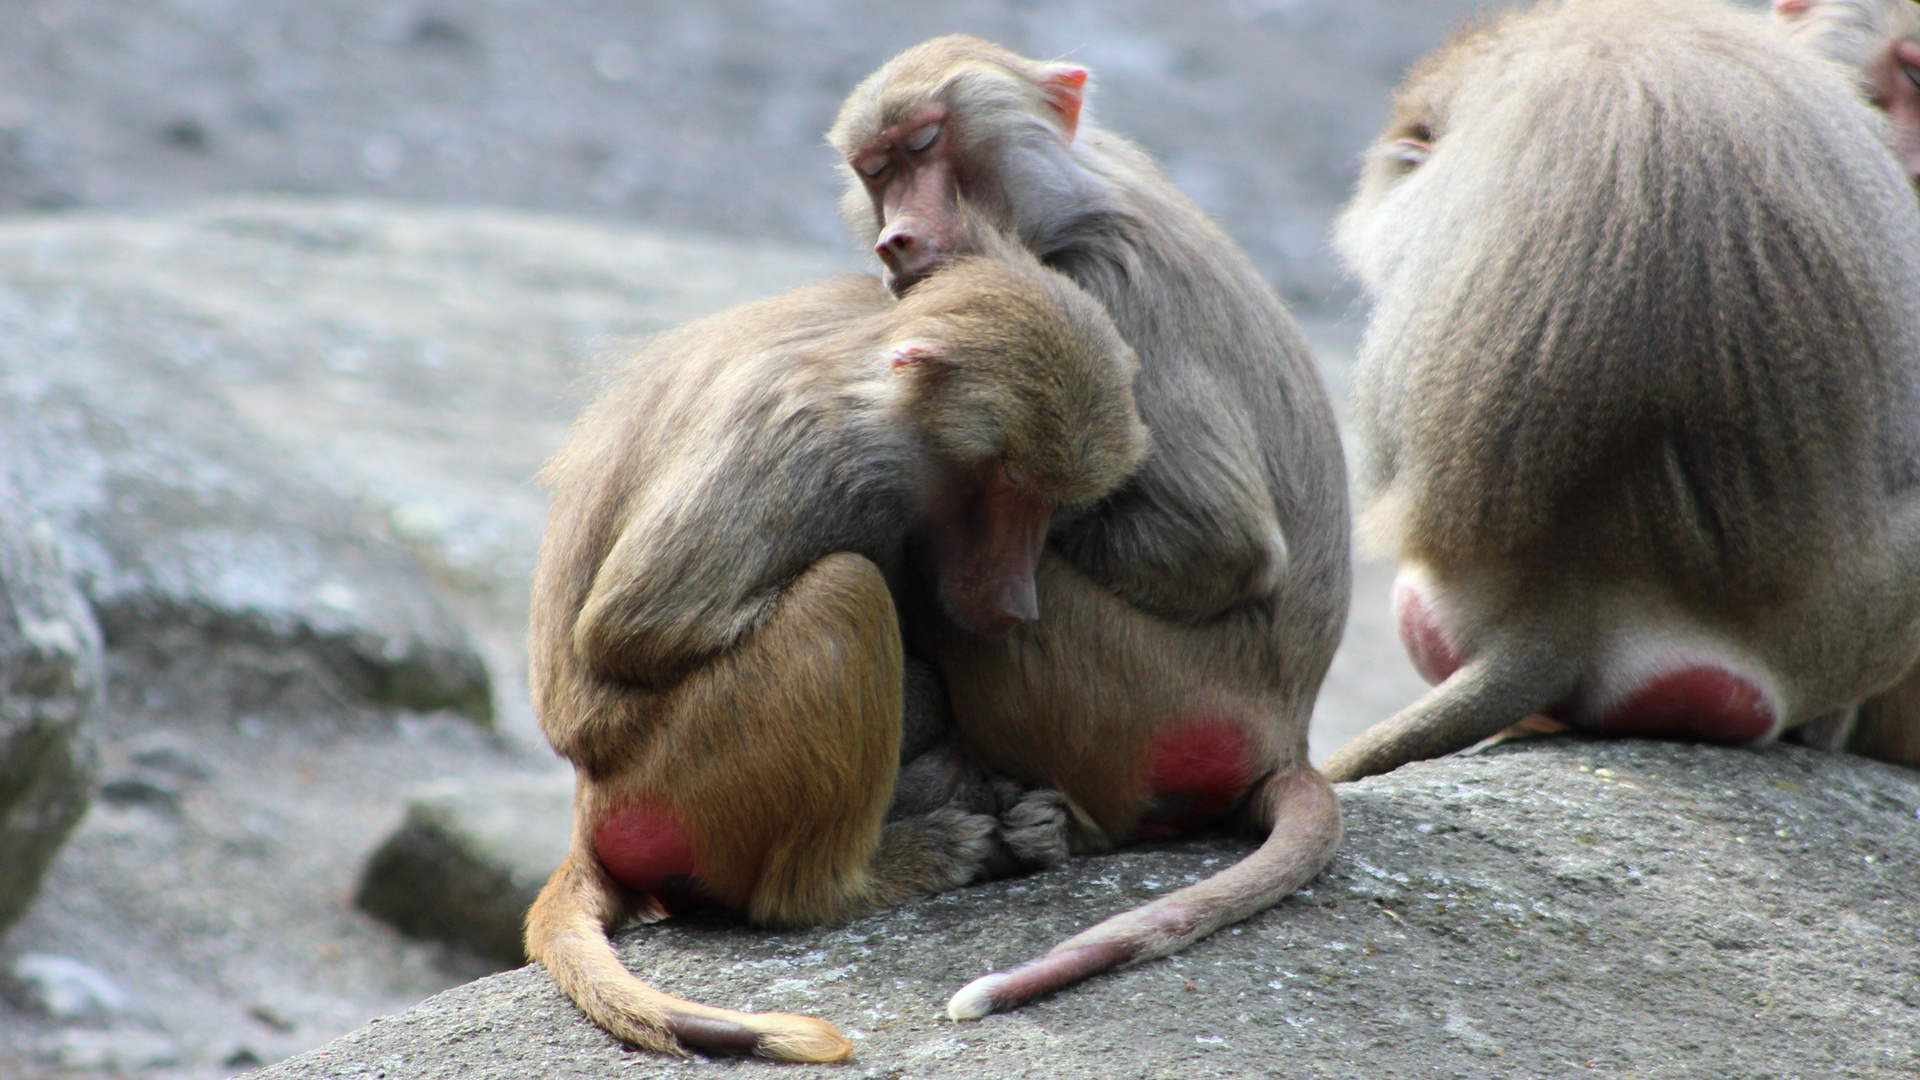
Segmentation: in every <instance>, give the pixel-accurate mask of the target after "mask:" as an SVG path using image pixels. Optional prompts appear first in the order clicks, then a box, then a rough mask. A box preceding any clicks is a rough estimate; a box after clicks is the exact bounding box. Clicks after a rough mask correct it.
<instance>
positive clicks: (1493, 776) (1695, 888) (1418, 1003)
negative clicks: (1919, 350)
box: [261, 738, 1920, 1080]
mask: <svg viewBox="0 0 1920 1080" xmlns="http://www.w3.org/2000/svg"><path fill="white" fill-rule="evenodd" d="M1341 795H1342V805H1343V807H1344V809H1345V811H1346V814H1347V825H1348V840H1347V844H1346V846H1345V848H1344V849H1343V850H1342V851H1341V853H1340V854H1339V855H1338V856H1337V857H1336V858H1335V860H1334V862H1333V864H1332V866H1331V867H1330V868H1329V869H1328V871H1327V872H1326V873H1324V874H1323V875H1322V876H1321V877H1320V878H1318V879H1317V880H1316V881H1315V882H1314V883H1313V884H1312V886H1311V887H1310V888H1309V889H1308V890H1306V891H1304V892H1302V893H1301V894H1299V895H1298V896H1296V897H1294V898H1292V899H1290V900H1288V901H1286V902H1284V903H1282V904H1281V905H1280V906H1279V907H1277V908H1275V909H1273V910H1272V911H1269V912H1267V913H1265V914H1263V915H1260V916H1257V917H1255V918H1254V919H1251V920H1249V921H1248V922H1247V923H1245V924H1244V925H1242V926H1241V927H1239V928H1237V929H1234V930H1229V931H1224V932H1222V933H1220V934H1217V935H1215V936H1214V937H1212V938H1210V939H1208V940H1206V941H1203V942H1201V943H1199V944H1197V945H1196V946H1194V947H1193V948H1191V949H1189V950H1187V951H1186V952H1185V953H1184V954H1181V955H1179V956H1176V957H1174V958H1171V959H1169V960H1165V961H1160V962H1156V963H1151V964H1147V965H1144V966H1142V967H1139V968H1135V969H1132V970H1129V971H1125V972H1120V973H1117V974H1112V975H1108V976H1105V977H1101V978H1098V979H1095V980H1093V981H1091V982H1089V983H1086V984H1083V985H1081V986H1079V987H1076V988H1074V989H1071V990H1069V991H1066V992H1064V993H1061V994H1059V995H1056V996H1055V997H1053V998H1051V999H1048V1000H1045V1001H1042V1002H1038V1003H1036V1004H1034V1005H1031V1006H1029V1007H1027V1008H1025V1009H1023V1010H1020V1011H1017V1012H1014V1013H1010V1014H1005V1015H1001V1016H995V1017H990V1018H988V1019H986V1020H984V1021H981V1022H979V1023H977V1024H970V1025H965V1026H954V1025H952V1024H949V1023H947V1022H945V1021H944V1020H942V1019H940V1010H941V1007H942V1006H943V1004H944V1002H945V999H946V997H947V996H948V995H949V994H950V993H951V992H952V991H953V990H954V989H956V988H957V987H958V986H959V985H961V984H962V983H963V982H964V981H966V980H967V979H968V978H969V977H971V976H973V975H977V974H979V973H981V972H983V971H985V970H988V969H990V968H994V967H999V966H1003V965H1006V964H1010V963H1013V962H1016V961H1019V960H1021V959H1023V958H1025V957H1028V956H1030V955H1032V954H1033V953H1034V952H1035V951H1036V950H1041V949H1044V948H1046V947H1048V946H1049V945H1050V944H1052V943H1053V942H1055V941H1057V940H1059V939H1060V938H1061V937H1063V936H1065V935H1066V934H1068V933H1070V932H1071V931H1073V930H1074V929H1076V928H1078V927H1082V926H1084V925H1086V924H1087V923H1088V922H1090V921H1092V920H1094V919H1097V918H1099V917H1101V916H1102V915H1105V914H1107V913H1110V912H1112V911H1115V910H1117V909H1119V908H1121V907H1123V906H1126V905H1130V904H1134V903H1138V902H1140V901H1141V900H1143V899H1145V898H1148V897H1150V896H1153V895H1156V894H1159V893H1162V892H1165V891H1166V890H1168V889H1171V888H1174V887H1177V886H1179V885H1181V884H1184V883H1186V882H1189V881H1192V880H1195V879H1196V878H1197V877H1198V876H1200V875H1202V874H1206V873H1209V872H1212V871H1213V870H1215V869H1218V868H1219V867H1221V866H1223V865H1226V864H1227V863H1228V862H1230V861H1232V860H1233V859H1235V858H1236V857H1238V856H1239V855H1240V854H1241V853H1242V852H1244V851H1245V850H1246V845H1245V844H1244V843H1242V842H1238V841H1233V840H1225V839H1222V840H1212V841H1198V842H1190V843H1184V844H1179V845H1172V846H1168V847H1165V848H1162V849H1158V850H1134V851H1126V852H1122V853H1119V854H1116V855H1112V856H1107V857H1103V858H1098V859H1086V860H1076V861H1074V862H1073V863H1071V864H1069V865H1067V866H1065V867H1062V868H1059V869H1056V870H1052V871H1049V872H1046V873H1043V874H1038V875H1035V876H1033V877H1030V878H1026V879H1021V880H1014V881H1006V882H998V883H993V884H989V885H984V886H978V887H974V888H970V889H966V890H961V891H959V892H955V893H951V894H948V895H945V896H941V897H936V898H934V899H931V900H928V901H924V902H921V903H918V904H913V905H909V906H907V907H905V908H902V909H899V910H896V911H892V912H887V913H883V914H880V915H877V916H874V917H872V918H867V919H862V920H859V921H857V922H855V923H852V924H850V925H848V926H846V927H843V928H840V929H832V930H820V931H814V932H808V933H789V934H772V933H763V932H754V931H748V930H744V929H740V928H737V927H733V926H729V925H726V924H723V923H718V922H685V923H667V924H663V925H659V926H654V927H643V928H639V929H636V930H633V931H629V932H628V933H626V934H625V935H624V936H623V937H622V938H621V947H622V952H623V955H624V958H625V960H626V962H627V963H628V964H629V965H630V966H632V967H633V968H635V969H636V970H640V971H645V972H649V973H650V974H651V976H652V977H653V978H654V979H655V980H657V981H658V983H659V984H660V985H662V986H664V987H666V988H669V989H671V990H673V991H676V992H681V993H687V994H690V995H693V996H696V997H699V998H702V999H705V1000H708V1001H713V1002H723V1003H727V1004H732V1005H740V1006H747V1007H751V1008H757V1009H780V1010H790V1011H802V1012H810V1013H815V1014H818V1015H822V1016H826V1017H829V1018H832V1019H834V1020H836V1021H838V1022H840V1023H842V1024H843V1025H845V1026H847V1027H849V1028H850V1029H852V1030H853V1032H854V1033H855V1035H856V1038H857V1040H858V1046H859V1049H858V1051H857V1056H856V1058H855V1060H854V1063H853V1064H852V1066H851V1067H850V1068H848V1067H840V1066H833V1067H797V1066H775V1065H771V1064H767V1063H762V1062H754V1061H731V1060H718V1061H705V1060H701V1061H699V1062H698V1063H696V1064H695V1065H694V1066H692V1067H693V1069H694V1070H695V1071H696V1072H700V1073H713V1074H720V1073H733V1072H755V1071H757V1070H773V1069H778V1070H779V1074H780V1075H782V1076H796V1077H798V1076H872V1077H895V1078H914V1080H918V1078H922V1077H928V1078H933V1077H979V1078H983V1080H985V1078H993V1080H1005V1078H1011V1077H1035V1078H1040V1077H1048V1078H1051V1077H1064V1076H1072V1077H1100V1078H1104V1077H1111V1078H1136V1077H1140V1078H1144V1077H1169V1078H1176V1080H1194V1078H1200V1077H1213V1076H1220V1077H1227V1076H1234V1077H1239V1076H1289V1077H1291V1076H1315V1077H1353V1078H1356V1080H1360V1078H1365V1080H1380V1078H1395V1077H1436V1076H1437V1077H1509V1076H1570V1075H1580V1076H1589V1075H1591V1076H1601V1077H1609V1076H1610V1077H1621V1078H1625V1077H1638V1078H1646V1080H1651V1078H1664V1077H1688V1076H1698V1077H1716V1078H1719V1077H1735V1076H1737V1077H1742V1078H1743V1080H1772V1078H1778V1080H1788V1078H1806V1080H1813V1078H1833V1077H1875V1078H1880V1077H1885V1078H1893V1077H1907V1076H1912V1075H1914V1074H1915V1072H1916V1071H1920V941H1916V935H1917V934H1920V930H1917V928H1920V773H1915V772H1913V771H1911V770H1906V769H1901V768H1897V767H1893V766H1887V765H1882V764H1878V763H1874V762H1869V761H1865V760H1863V759H1859V758H1853V757H1848V756H1844V755H1828V754H1821V753H1817V752H1813V751H1809V750H1805V749H1801V748H1797V747H1771V748H1768V749H1765V750H1761V751H1744V750H1725V749H1709V748H1703V747H1697V746H1689V745H1683V744H1666V743H1649V742H1634V741H1621V742H1610V743H1609V742H1586V741H1581V740H1575V739H1571V738H1558V739H1550V740H1533V741H1531V742H1530V743H1524V744H1518V745H1513V744H1510V745H1507V746H1502V747H1497V748H1494V749H1493V750H1490V751H1487V752H1484V753H1482V754H1479V755H1475V756H1470V757H1457V758H1452V759H1448V760H1444V761H1439V762H1432V763H1425V764H1419V765H1413V766H1409V767H1407V768H1405V769H1402V770H1400V771H1398V772H1396V773H1394V774H1392V775H1389V776H1385V777H1377V778H1374V779H1371V780H1367V781H1364V782H1361V783H1358V784H1353V785H1347V786H1346V787H1345V788H1344V789H1343V790H1342V793H1341ZM688 1067H689V1066H688V1065H687V1064H685V1063H682V1062H678V1061H672V1060H668V1059H664V1058H654V1057H649V1056H645V1055H639V1054H635V1053H632V1052H629V1051H626V1050H623V1049H621V1048H619V1047H617V1046H616V1045H615V1044H613V1043H612V1042H611V1041H610V1040H609V1039H608V1038H607V1037H606V1036H605V1035H603V1034H601V1033H600V1032H598V1031H597V1030H596V1029H594V1028H593V1027H592V1026H591V1025H589V1024H588V1023H587V1022H586V1021H585V1020H584V1018H582V1017H581V1016H580V1015H579V1014H578V1013H577V1012H576V1011H575V1010H573V1009H572V1008H571V1007H570V1006H569V1005H568V1004H567V1002H566V1001H565V1000H564V999H563V998H562V997H561V996H560V995H559V994H558V993H557V991H555V990H554V989H553V988H552V986H551V984H550V982H549V981H548V980H547V978H546V977H545V975H544V974H543V973H542V972H541V971H540V970H539V969H537V968H525V969H521V970H519V971H514V972H509V973H506V974H502V975H497V976H494V977H491V978H488V979H483V980H481V981H479V982H476V983H473V984H471V985H468V986H464V987H461V988H458V989H456V990H453V991H450V992H448V993H445V994H442V995H439V996H437V997H435V998H433V999H431V1000H429V1001H427V1002H425V1003H424V1004H422V1005H420V1006H418V1007H416V1008H414V1009H412V1010H409V1011H408V1012H406V1013H403V1014H401V1015H400V1016H398V1017H394V1018H390V1019H388V1020H385V1021H382V1022H380V1023H378V1024H376V1025H374V1026H372V1027H368V1028H366V1029H363V1030H361V1031H358V1032H355V1033H353V1034H351V1035H349V1036H347V1037H345V1038H342V1039H340V1040H337V1041H335V1042H333V1043H331V1044H329V1045H327V1046H325V1047H323V1048H321V1049H320V1050H318V1051H315V1052H313V1053H309V1054H306V1055H303V1056H301V1057H298V1058H295V1059H293V1060H290V1061H288V1062H285V1063H282V1064H281V1065H279V1066H276V1067H275V1068H272V1069H270V1070H267V1071H266V1072H264V1073H262V1074H261V1075H262V1077H263V1078H266V1077H278V1078H293V1077H343V1076H359V1075H386V1076H405V1077H409V1078H412V1080H432V1078H435V1077H456V1076H458V1077H478V1078H486V1077H502V1078H505V1077H522V1076H529V1075H539V1076H607V1075H614V1074H618V1075H622V1076H667V1075H682V1074H683V1073H684V1071H685V1070H686V1069H687V1068H688ZM767 1075H773V1073H772V1072H770V1071H769V1072H767Z"/></svg>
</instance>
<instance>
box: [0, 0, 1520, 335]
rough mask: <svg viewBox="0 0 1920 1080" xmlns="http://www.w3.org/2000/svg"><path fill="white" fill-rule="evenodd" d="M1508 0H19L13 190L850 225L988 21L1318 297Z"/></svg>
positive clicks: (736, 223) (15, 195)
mask: <svg viewBox="0 0 1920 1080" xmlns="http://www.w3.org/2000/svg"><path fill="white" fill-rule="evenodd" d="M1503 6H1506V5H1505V4H1504V3H1501V2H1499V0H1424V2H1422V3H1408V2H1406V0H1191V2H1188V3H1182V4H1174V5H1169V4H1164V3H1155V2H1153V0H1103V2H1101V3H1097V4H1096V3H1088V2H1085V0H1028V2H1022V3H1007V2H1004V0H933V2H922V3H914V4H900V3H884V2H881V0H823V2H809V3H794V2H769V0H707V2H703V3H700V4H684V3H676V2H674V0H619V2H614V0H566V2H559V3H541V2H532V0H492V2H488V3H440V4H427V3H394V2H392V0H330V2H329V3H325V4H314V3H311V2H305V0H245V2H240V0H167V2H164V3H157V2H154V0H41V2H38V3H23V2H22V3H11V4H0V207H9V208H11V207H57V206H73V205H115V204H128V203H134V204H140V203H145V204H154V203H163V202H168V201H172V202H178V201H180V200H182V199H186V198H192V197H196V196H200V195H204V194H207V193H232V192H238V191H263V190H272V191H292V192H328V193H345V194H359V195H383V196H392V197H400V198H407V199H426V200H442V201H459V202H464V203H470V204H482V205H487V204H491V205H511V206H520V207H526V208H533V209H541V210H563V211H568V212H572V213H589V214H600V215H609V216H623V217H633V218H639V219H643V220H648V221H654V222H659V223H666V224H673V225H678V226H682V227H690V228H699V229H706V230H713V231H716V232H723V233H730V234H732V235H735V236H739V237H744V238H751V239H754V240H756V241H759V240H765V239H768V238H773V239H778V240H781V241H784V242H788V243H793V242H805V243H815V244H827V245H840V244H843V243H844V235H845V234H844V231H843V228H842V226H841V224H840V221H839V215H838V214H837V212H836V209H835V198H836V196H837V193H838V189H839V185H840V183H841V179H840V176H839V174H838V172H837V170H838V168H839V165H838V163H837V162H836V161H835V159H834V155H833V153H832V151H830V150H828V149H827V148H826V146H825V145H824V143H823V141H822V139H821V133H822V132H824V131H825V130H826V128H827V125H828V124H829V123H831V121H832V119H833V116H834V111H835V110H836V109H837V108H838V106H839V103H840V100H841V98H842V97H843V96H845V94H846V93H847V91H848V90H849V89H850V88H851V87H852V86H853V85H854V84H855V83H856V82H858V81H859V80H860V79H861V78H862V77H863V76H865V75H866V74H867V73H868V72H870V71H872V70H873V69H874V68H876V67H878V66H879V65H880V63H881V62H882V61H884V60H885V59H887V58H888V57H890V56H892V55H893V54H894V53H896V52H898V51H900V50H901V49H904V48H906V47H908V46H910V45H912V44H914V43H915V42H918V41H920V40H922V39H925V38H928V37H932V36H934V35H936V34H945V33H952V32H954V31H964V32H968V33H974V34H979V35H982V36H985V37H988V38H992V39H994V40H997V41H1000V42H1003V43H1005V44H1006V45H1007V46H1009V47H1011V48H1014V49H1017V50H1022V51H1024V52H1026V53H1027V54H1028V55H1034V56H1062V55H1064V56H1067V57H1069V58H1070V59H1072V60H1074V61H1076V62H1080V63H1084V64H1088V65H1090V66H1092V67H1093V69H1094V72H1095V77H1096V80H1097V83H1098V92H1097V94H1096V96H1095V97H1094V99H1093V110H1094V111H1095V112H1097V113H1098V114H1099V115H1100V116H1101V117H1102V118H1103V119H1104V120H1105V121H1106V122H1108V123H1111V124H1112V125H1113V126H1114V127H1115V128H1116V129H1117V130H1119V131H1121V132H1123V133H1126V134H1129V135H1132V136H1134V137H1136V138H1138V139H1140V140H1141V141H1143V142H1144V143H1145V144H1146V146H1147V147H1148V148H1149V149H1150V150H1151V151H1153V152H1154V153H1155V154H1157V155H1159V156H1160V157H1162V158H1163V159H1164V160H1165V161H1166V163H1167V167H1168V170H1169V172H1170V173H1171V174H1172V175H1173V178H1174V180H1175V181H1176V182H1177V183H1179V184H1180V185H1181V186H1182V187H1183V188H1185V189H1186V190H1187V191H1188V192H1189V193H1190V194H1192V195H1193V196H1194V198H1195V199H1196V200H1198V201H1199V202H1200V203H1201V205H1202V206H1204V207H1205V208H1206V209H1207V210H1209V211H1210V212H1212V213H1214V214H1215V215H1217V216H1219V217H1220V218H1221V219H1222V220H1223V221H1224V223H1225V224H1226V225H1227V227H1228V228H1229V230H1230V231H1231V232H1233V233H1234V235H1235V236H1236V237H1238V238H1239V239H1240V241H1241V242H1242V243H1243V244H1245V245H1246V246H1247V248H1248V250H1249V251H1250V252H1251V253H1252V255H1253V257H1254V259H1255V261H1256V262H1257V263H1258V264H1259V265H1260V266H1261V268H1262V269H1263V270H1264V271H1266V273H1267V274H1268V276H1269V277H1271V278H1272V279H1274V280H1275V281H1276V283H1278V284H1279V285H1280V286H1281V287H1282V289H1283V290H1284V291H1286V292H1287V293H1288V294H1289V296H1290V298H1291V299H1293V300H1295V301H1296V302H1307V303H1315V304H1321V305H1324V306H1326V307H1328V308H1329V309H1330V310H1338V309H1339V308H1340V307H1342V306H1344V304H1345V302H1346V299H1347V297H1348V296H1349V295H1350V293H1349V292H1347V291H1346V290H1345V289H1344V288H1343V286H1342V284H1341V276H1340V274H1339V272H1338V270H1337V269H1336V267H1335V263H1334V260H1333V258H1332V256H1331V253H1330V252H1329V251H1328V249H1327V246H1326V244H1325V240H1324V237H1325V234H1326V226H1327V222H1328V219H1329V218H1330V217H1331V215H1332V212H1333V209H1334V207H1335V205H1336V204H1337V203H1338V201H1339V200H1340V199H1341V198H1343V197H1344V196H1345V194H1346V191H1347V189H1348V187H1349V185H1350V184H1351V183H1352V178H1353V174H1354V171H1355V168H1354V163H1355V160H1356V158H1357V157H1358V155H1359V153H1360V152H1361V150H1362V149H1363V148H1364V147H1365V145H1366V143H1367V141H1368V140H1369V139H1370V138H1371V137H1372V136H1373V134H1374V132H1375V130H1376V129H1377V128H1378V127H1379V126H1380V125H1381V124H1383V123H1384V122H1385V119H1386V115H1387V105H1388V99H1387V95H1388V91H1389V90H1390V88H1391V87H1392V86H1393V84H1394V83H1395V82H1396V81H1398V79H1399V77H1400V75H1401V73H1402V71H1403V70H1404V69H1405V68H1406V66H1407V65H1408V64H1409V63H1410V62H1411V61H1413V60H1414V59H1415V58H1417V57H1419V56H1420V55H1421V54H1422V53H1424V52H1425V51H1427V50H1428V49H1430V48H1431V47H1432V46H1433V44H1434V43H1435V42H1437V41H1438V40H1439V39H1440V38H1441V37H1442V36H1443V35H1444V34H1445V32H1446V31H1447V29H1448V28H1449V27H1451V26H1452V25H1453V24H1454V23H1455V22H1457V21H1458V20H1459V19H1460V18H1462V17H1463V16H1464V15H1466V14H1467V13H1468V12H1471V11H1473V10H1475V9H1478V8H1485V7H1503Z"/></svg>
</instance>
